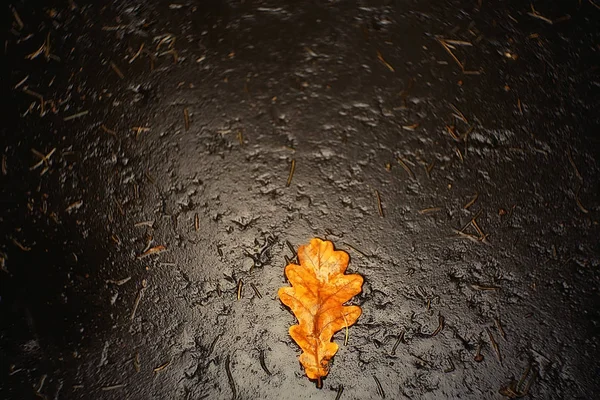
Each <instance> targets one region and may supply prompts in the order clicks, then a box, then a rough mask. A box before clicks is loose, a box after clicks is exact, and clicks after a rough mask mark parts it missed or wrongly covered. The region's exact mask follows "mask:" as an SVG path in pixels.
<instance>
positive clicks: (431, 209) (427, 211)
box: [419, 207, 442, 214]
mask: <svg viewBox="0 0 600 400" xmlns="http://www.w3.org/2000/svg"><path fill="white" fill-rule="evenodd" d="M441 210H442V208H441V207H429V208H424V209H422V210H419V214H433V213H436V212H438V211H441Z"/></svg>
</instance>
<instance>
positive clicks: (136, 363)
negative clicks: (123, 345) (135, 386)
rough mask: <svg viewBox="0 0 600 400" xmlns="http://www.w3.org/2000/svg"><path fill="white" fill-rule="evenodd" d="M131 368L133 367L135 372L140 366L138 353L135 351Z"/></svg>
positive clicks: (138, 370)
mask: <svg viewBox="0 0 600 400" xmlns="http://www.w3.org/2000/svg"><path fill="white" fill-rule="evenodd" d="M133 368H135V372H140V370H141V368H140V353H139V352H137V353H135V356H133Z"/></svg>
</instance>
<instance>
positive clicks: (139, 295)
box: [129, 279, 148, 321]
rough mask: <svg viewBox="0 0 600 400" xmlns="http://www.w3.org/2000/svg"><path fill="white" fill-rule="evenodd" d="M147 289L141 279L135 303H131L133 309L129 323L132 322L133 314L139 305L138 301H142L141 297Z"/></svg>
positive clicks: (146, 284) (143, 280)
mask: <svg viewBox="0 0 600 400" xmlns="http://www.w3.org/2000/svg"><path fill="white" fill-rule="evenodd" d="M147 287H148V283H147V281H146V280H145V279H142V287H141V288H140V290H139V291H138V294H137V296H136V297H135V302H134V303H133V309H132V310H131V317H130V318H129V319H130V321H133V319H134V318H135V313H136V311H137V309H138V307H139V305H140V301H141V300H142V296H144V291H145V290H146V288H147Z"/></svg>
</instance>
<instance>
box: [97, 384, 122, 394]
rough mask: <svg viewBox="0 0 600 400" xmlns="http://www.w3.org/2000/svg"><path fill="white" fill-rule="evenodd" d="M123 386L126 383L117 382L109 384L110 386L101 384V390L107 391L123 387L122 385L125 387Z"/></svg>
mask: <svg viewBox="0 0 600 400" xmlns="http://www.w3.org/2000/svg"><path fill="white" fill-rule="evenodd" d="M125 386H127V385H126V384H124V383H119V384H117V385H111V386H103V387H102V391H103V392H109V391H111V390H115V389H121V388H123V387H125Z"/></svg>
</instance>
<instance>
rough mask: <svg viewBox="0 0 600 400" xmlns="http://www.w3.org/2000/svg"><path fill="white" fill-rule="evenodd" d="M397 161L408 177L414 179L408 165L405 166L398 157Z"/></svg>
mask: <svg viewBox="0 0 600 400" xmlns="http://www.w3.org/2000/svg"><path fill="white" fill-rule="evenodd" d="M397 160H398V163H399V164H400V166H401V167H402V168H403V169H404V170H405V171H406V173H407V174H408V176H409V177H410V178H411V179H415V174H414V173H413V172H412V170H411V169H410V167H409V166H408V164H406V162H405V161H404V160H403V159H402V158H401V157H398V158H397Z"/></svg>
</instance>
